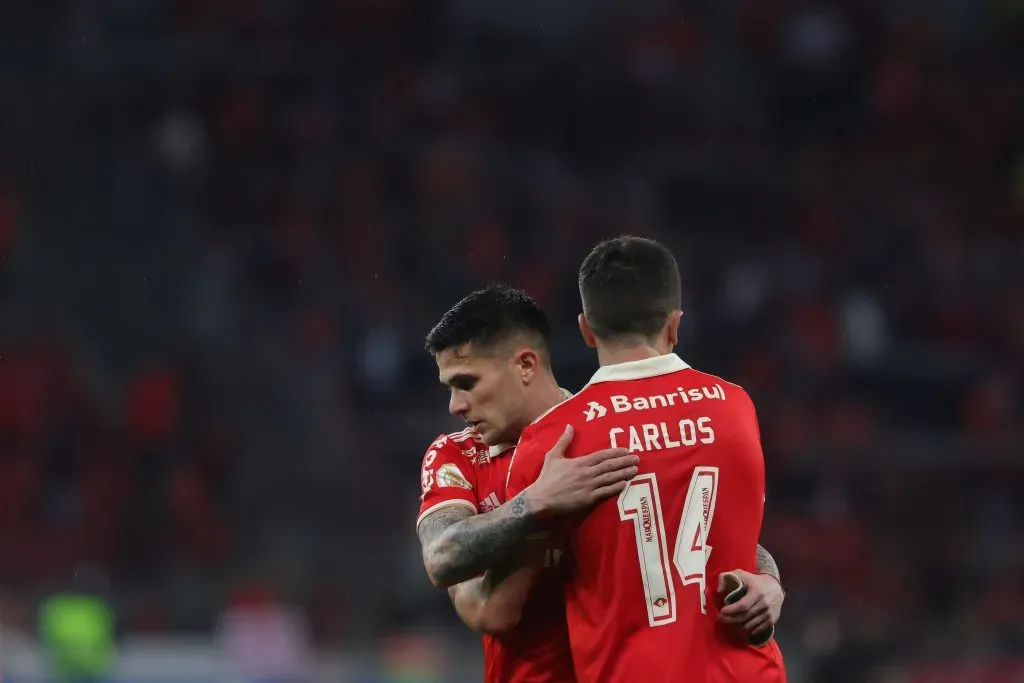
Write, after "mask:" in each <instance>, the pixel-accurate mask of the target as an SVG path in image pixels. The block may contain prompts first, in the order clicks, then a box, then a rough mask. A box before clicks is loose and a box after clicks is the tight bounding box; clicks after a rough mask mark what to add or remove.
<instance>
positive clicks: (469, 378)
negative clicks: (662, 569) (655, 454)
mask: <svg viewBox="0 0 1024 683" xmlns="http://www.w3.org/2000/svg"><path fill="white" fill-rule="evenodd" d="M548 336H549V328H548V325H547V321H546V318H545V316H544V314H543V312H542V311H541V310H540V309H539V308H538V307H537V306H536V304H535V303H533V302H532V300H530V298H529V297H528V296H527V295H526V294H525V293H523V292H521V291H519V290H515V289H511V288H506V287H494V288H489V289H486V290H481V291H478V292H474V293H472V294H471V295H469V296H468V297H466V298H465V299H463V300H462V301H461V302H459V304H457V305H456V306H455V307H454V308H453V309H452V310H451V311H449V313H448V314H447V315H445V316H444V318H442V320H441V322H440V323H439V324H438V325H437V326H436V327H435V328H434V330H432V331H431V333H430V335H428V338H427V348H428V350H429V351H431V353H433V354H434V355H435V357H436V359H437V362H438V367H439V370H440V373H441V380H442V382H443V383H445V384H446V385H448V386H449V388H450V390H451V402H450V405H449V408H450V410H451V412H452V413H453V414H457V415H460V416H462V417H463V418H465V419H466V420H467V421H468V422H469V423H470V424H471V427H470V428H468V429H466V430H463V431H462V432H458V433H456V434H451V435H442V436H439V437H438V438H437V439H436V440H435V441H434V442H433V443H432V444H431V445H430V447H429V448H428V449H427V453H426V455H425V457H424V459H423V470H422V474H421V476H422V487H423V495H422V505H421V508H420V516H419V520H418V523H417V529H418V533H419V536H420V540H421V543H422V546H423V555H424V564H425V565H426V568H427V572H428V574H429V575H430V577H431V580H432V581H433V582H434V583H435V585H439V586H446V587H450V588H449V592H450V594H451V596H452V599H453V601H454V603H455V605H456V609H457V610H458V612H459V614H460V616H461V617H462V619H463V620H464V621H465V622H466V623H467V625H469V626H470V627H471V628H473V629H474V630H477V631H480V632H482V633H485V636H484V648H485V662H486V664H485V666H486V669H487V673H486V678H485V680H486V681H487V683H501V682H502V681H537V682H541V683H543V682H550V683H569V682H571V681H574V680H575V678H574V675H573V672H572V666H571V660H570V655H569V649H568V641H567V637H566V631H565V618H564V611H563V610H564V606H563V604H564V603H563V600H562V595H561V592H560V586H559V585H558V578H557V576H556V575H553V574H552V572H551V569H552V565H554V564H556V562H555V560H556V556H555V554H554V553H552V552H548V553H546V557H545V556H544V555H543V554H541V553H538V556H539V557H538V560H539V561H538V564H539V565H543V564H544V563H545V561H546V564H547V565H548V567H547V570H546V571H545V577H546V580H545V581H544V582H542V585H541V587H540V588H538V590H537V591H535V592H534V593H533V594H531V597H530V598H529V601H528V604H527V605H526V606H525V608H524V607H523V605H522V602H520V600H521V598H515V599H509V600H506V599H505V598H506V596H507V595H508V594H509V593H510V592H511V593H512V594H516V593H521V594H524V595H525V592H524V590H528V588H529V585H523V584H522V582H523V580H524V579H523V578H522V576H523V575H522V574H521V573H520V574H513V575H512V576H510V573H511V570H512V569H513V568H514V567H516V566H518V565H519V564H520V563H521V562H522V557H521V556H520V555H518V554H517V552H516V550H517V549H521V548H522V547H523V546H524V545H526V544H524V543H523V539H524V537H525V536H526V535H527V533H529V532H530V531H531V530H536V529H537V528H538V527H539V525H540V524H541V521H542V520H544V519H548V518H550V517H552V516H555V515H566V514H570V513H573V512H578V511H582V510H585V509H587V508H588V507H590V506H592V504H593V503H594V502H595V501H597V500H600V499H602V498H605V497H609V496H614V495H616V494H618V493H619V492H621V490H622V489H623V488H624V482H625V480H626V479H628V478H629V477H630V476H632V475H633V474H634V473H635V468H634V467H633V465H634V464H635V461H636V457H635V456H633V457H622V456H623V454H625V449H605V450H603V451H600V452H598V453H595V454H593V455H590V456H586V457H584V458H575V459H572V460H566V459H564V458H560V457H559V455H560V453H561V451H562V450H564V448H565V447H566V446H567V444H568V441H567V440H565V439H563V440H562V441H561V442H560V443H559V444H558V445H557V446H556V448H555V449H553V452H552V453H551V454H549V456H548V462H547V465H546V467H545V469H544V473H543V474H542V475H541V476H540V477H539V479H538V480H537V481H536V482H535V483H534V484H533V485H532V486H530V487H529V489H528V490H527V491H524V492H523V493H521V494H520V495H519V496H517V497H516V498H515V499H514V500H512V501H511V502H508V503H506V502H505V500H506V499H505V495H504V480H505V478H506V476H507V473H508V466H509V461H510V460H511V455H512V453H513V446H512V444H514V443H515V441H517V440H518V437H519V433H520V432H521V431H522V429H523V427H525V426H526V425H527V424H528V423H529V422H531V421H532V420H534V419H535V418H536V417H538V416H539V415H540V414H541V413H543V412H544V411H546V410H548V409H549V408H551V407H553V406H554V405H556V404H557V403H558V402H560V401H561V400H563V399H564V398H565V393H564V392H563V391H562V390H560V389H559V388H558V384H557V383H556V382H555V380H554V377H553V376H552V374H551V369H550V363H549V361H548V350H547V338H548ZM489 444H490V445H489ZM542 550H543V549H542ZM758 552H759V556H758V558H759V563H758V568H759V571H764V572H768V573H771V574H774V575H775V576H776V578H775V579H773V578H769V577H766V576H761V575H753V574H751V575H745V577H744V578H745V582H746V583H747V584H748V589H749V590H748V594H747V596H746V597H745V598H744V599H743V600H742V601H741V602H740V603H737V604H736V605H734V606H733V607H731V608H729V609H733V610H734V611H735V615H734V617H733V618H734V619H735V620H736V621H737V624H739V625H744V624H745V625H746V627H747V628H748V629H749V630H751V632H753V631H755V630H757V629H759V628H760V626H759V624H760V625H763V624H764V623H767V624H768V625H769V626H770V625H771V624H772V623H774V620H775V619H777V618H778V608H779V607H780V606H781V601H782V596H783V593H782V591H781V587H780V586H779V585H778V584H777V583H776V582H777V574H778V570H777V568H776V567H775V565H774V560H772V558H771V556H770V555H769V554H768V553H767V551H764V550H763V549H762V548H760V547H759V548H758ZM485 570H486V571H485ZM470 577H475V578H470ZM517 577H518V578H517ZM466 579H469V580H466ZM517 580H518V581H519V582H520V584H521V585H520V586H516V584H515V582H516V581H517ZM460 582H461V583H460ZM456 584H457V585H456Z"/></svg>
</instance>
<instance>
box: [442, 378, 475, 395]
mask: <svg viewBox="0 0 1024 683" xmlns="http://www.w3.org/2000/svg"><path fill="white" fill-rule="evenodd" d="M476 382H477V378H476V377H470V376H467V375H459V376H457V377H453V378H452V379H451V381H450V382H449V383H448V384H449V386H450V387H451V388H452V389H458V390H460V391H472V390H473V387H475V386H476Z"/></svg>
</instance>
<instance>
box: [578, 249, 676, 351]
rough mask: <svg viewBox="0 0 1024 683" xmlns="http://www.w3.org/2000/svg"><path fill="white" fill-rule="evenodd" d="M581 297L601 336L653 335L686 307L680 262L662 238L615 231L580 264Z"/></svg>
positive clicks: (592, 325)
mask: <svg viewBox="0 0 1024 683" xmlns="http://www.w3.org/2000/svg"><path fill="white" fill-rule="evenodd" d="M579 287H580V298H581V299H582V300H583V312H584V313H585V314H586V316H587V322H589V323H590V328H591V329H592V330H593V331H594V334H595V335H597V336H598V337H599V338H601V339H603V340H606V341H611V340H615V339H622V338H625V337H643V338H648V339H649V338H651V337H653V336H655V335H657V334H658V332H659V331H660V330H661V328H662V327H663V326H664V325H665V320H666V319H667V318H668V316H669V314H671V313H672V311H676V310H679V309H680V308H681V307H682V285H681V282H680V277H679V266H678V264H677V263H676V259H675V257H674V256H672V252H671V251H669V250H668V249H667V248H666V247H665V246H664V245H663V244H660V243H658V242H655V241H654V240H651V239H645V238H643V237H631V236H624V237H616V238H615V239H610V240H606V241H604V242H601V243H600V244H598V245H597V246H596V247H594V248H593V250H591V252H590V253H589V254H588V255H587V258H585V259H584V260H583V265H581V266H580V274H579Z"/></svg>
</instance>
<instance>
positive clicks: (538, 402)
mask: <svg viewBox="0 0 1024 683" xmlns="http://www.w3.org/2000/svg"><path fill="white" fill-rule="evenodd" d="M540 381H541V382H542V384H541V386H538V387H537V390H536V391H535V392H533V394H532V396H531V400H530V403H529V406H528V408H529V410H528V413H529V417H530V421H531V422H532V421H533V420H536V419H537V418H538V417H540V416H541V415H543V414H544V413H546V412H548V411H549V410H551V409H552V408H554V407H555V406H557V405H558V404H559V403H561V402H562V401H564V400H565V396H564V395H562V390H561V388H559V386H558V382H557V381H555V378H554V376H553V375H551V374H544V375H543V376H542V377H541V379H540ZM523 426H524V427H525V426H526V425H523Z"/></svg>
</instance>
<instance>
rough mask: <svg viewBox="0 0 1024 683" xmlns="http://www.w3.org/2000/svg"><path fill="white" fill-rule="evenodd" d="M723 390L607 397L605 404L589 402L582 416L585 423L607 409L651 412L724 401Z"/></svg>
mask: <svg viewBox="0 0 1024 683" xmlns="http://www.w3.org/2000/svg"><path fill="white" fill-rule="evenodd" d="M724 400H725V389H724V388H723V387H722V385H721V384H713V385H711V386H704V387H696V388H693V389H684V388H683V387H676V390H675V391H672V392H669V393H667V394H653V395H651V396H626V395H625V394H616V395H614V396H609V397H608V402H607V404H602V403H599V402H597V401H591V402H590V403H588V404H587V409H586V410H584V411H583V415H584V416H585V417H586V418H587V422H590V421H591V420H597V419H600V418H602V417H604V416H605V415H607V414H608V408H611V409H612V411H613V412H615V413H629V412H633V411H642V410H653V409H654V408H670V407H674V406H680V405H685V404H687V403H696V402H697V401H724Z"/></svg>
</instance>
